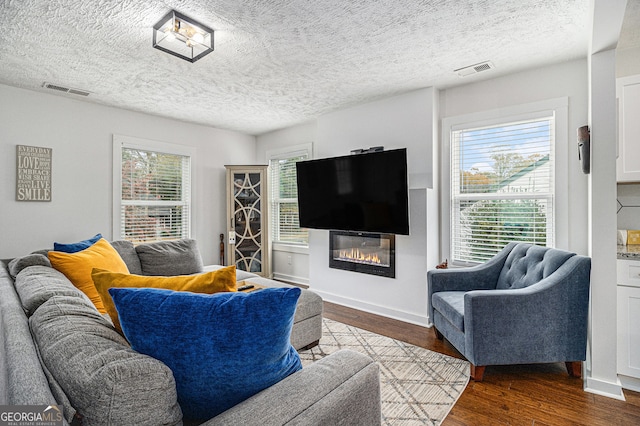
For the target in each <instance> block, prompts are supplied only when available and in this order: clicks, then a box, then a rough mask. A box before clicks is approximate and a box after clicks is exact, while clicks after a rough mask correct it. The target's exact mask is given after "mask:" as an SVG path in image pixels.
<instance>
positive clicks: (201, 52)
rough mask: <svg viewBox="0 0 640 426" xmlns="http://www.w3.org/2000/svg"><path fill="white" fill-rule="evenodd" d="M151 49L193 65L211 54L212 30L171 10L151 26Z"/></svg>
mask: <svg viewBox="0 0 640 426" xmlns="http://www.w3.org/2000/svg"><path fill="white" fill-rule="evenodd" d="M153 47H155V48H156V49H160V50H162V51H163V52H167V53H169V54H171V55H174V56H177V57H178V58H182V59H184V60H185V61H189V62H192V63H193V62H195V61H197V60H198V59H200V58H202V57H203V56H205V55H207V54H209V53H211V52H213V30H212V29H211V28H209V27H207V26H205V25H202V24H201V23H199V22H198V21H196V20H194V19H191V18H189V17H187V16H185V15H183V14H181V13H178V12H176V11H175V10H172V11H171V12H169V13H168V14H167V15H166V16H165V17H164V18H162V19H161V20H160V21H159V22H158V23H157V24H155V25H154V26H153Z"/></svg>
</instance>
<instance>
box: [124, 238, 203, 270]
mask: <svg viewBox="0 0 640 426" xmlns="http://www.w3.org/2000/svg"><path fill="white" fill-rule="evenodd" d="M136 253H138V258H139V259H140V266H141V267H142V275H166V276H169V275H188V274H198V273H200V272H202V258H201V257H200V251H199V250H198V246H197V244H196V241H195V240H190V239H183V240H177V241H159V242H155V243H148V244H140V245H138V246H136Z"/></svg>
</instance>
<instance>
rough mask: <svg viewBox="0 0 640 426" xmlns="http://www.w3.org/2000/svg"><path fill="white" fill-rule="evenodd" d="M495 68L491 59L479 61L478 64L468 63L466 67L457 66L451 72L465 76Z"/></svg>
mask: <svg viewBox="0 0 640 426" xmlns="http://www.w3.org/2000/svg"><path fill="white" fill-rule="evenodd" d="M493 68H495V66H494V65H493V63H492V62H491V61H485V62H480V63H479V64H475V65H469V66H468V67H464V68H458V69H457V70H453V72H456V73H458V75H459V76H460V77H466V76H468V75H471V74H477V73H479V72H482V71H487V70H490V69H493Z"/></svg>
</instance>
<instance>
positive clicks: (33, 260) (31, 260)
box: [7, 253, 51, 280]
mask: <svg viewBox="0 0 640 426" xmlns="http://www.w3.org/2000/svg"><path fill="white" fill-rule="evenodd" d="M36 265H40V266H48V267H51V262H49V259H48V258H47V256H46V255H42V254H38V253H34V254H28V255H26V256H22V257H16V258H15V259H12V260H11V262H9V265H8V266H7V268H8V270H9V275H11V278H13V279H14V280H15V279H16V277H17V276H18V274H19V273H20V271H22V270H23V269H25V268H28V267H29V266H36Z"/></svg>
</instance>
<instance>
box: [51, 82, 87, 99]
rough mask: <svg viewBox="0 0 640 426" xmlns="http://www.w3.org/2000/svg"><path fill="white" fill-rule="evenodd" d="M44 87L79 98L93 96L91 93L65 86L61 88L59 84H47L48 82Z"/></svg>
mask: <svg viewBox="0 0 640 426" xmlns="http://www.w3.org/2000/svg"><path fill="white" fill-rule="evenodd" d="M42 87H44V88H45V89H51V90H57V91H58V92H64V93H70V94H72V95H78V96H89V95H90V94H91V92H87V91H86V90H82V89H73V88H71V87H64V86H60V85H59V84H52V83H46V82H45V83H43V84H42Z"/></svg>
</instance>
